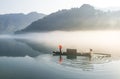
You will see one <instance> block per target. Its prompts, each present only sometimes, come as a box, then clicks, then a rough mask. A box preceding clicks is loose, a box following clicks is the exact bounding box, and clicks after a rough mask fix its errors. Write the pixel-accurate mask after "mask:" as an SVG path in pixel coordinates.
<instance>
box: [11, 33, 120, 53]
mask: <svg viewBox="0 0 120 79" xmlns="http://www.w3.org/2000/svg"><path fill="white" fill-rule="evenodd" d="M12 37H13V38H17V39H26V40H28V41H32V42H36V43H38V44H39V43H42V44H44V45H47V46H49V47H54V48H56V49H57V46H58V45H59V44H61V45H63V50H64V51H65V50H66V48H74V49H77V50H78V51H79V52H88V51H89V49H90V48H92V49H93V52H99V53H110V54H113V55H120V53H119V52H120V49H119V47H120V41H119V40H120V31H77V32H64V31H54V32H44V33H28V34H24V35H22V34H21V35H15V36H12Z"/></svg>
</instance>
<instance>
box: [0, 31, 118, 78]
mask: <svg viewBox="0 0 120 79" xmlns="http://www.w3.org/2000/svg"><path fill="white" fill-rule="evenodd" d="M119 40H120V31H77V32H64V31H54V32H42V33H27V34H17V35H0V79H26V78H28V79H80V78H81V79H90V78H91V79H101V78H105V79H119V74H120V69H119V66H120V59H119V57H120V53H119V52H120V49H119V46H120V41H119ZM59 44H61V45H62V46H63V49H62V51H66V49H67V48H72V49H73V48H74V49H77V51H78V52H89V51H90V50H89V49H90V48H91V49H93V53H108V54H111V57H105V56H96V55H93V56H92V57H86V56H77V58H76V59H69V58H67V56H62V57H61V58H62V60H61V61H60V57H59V56H53V55H52V52H53V51H58V45H59ZM113 56H114V57H117V60H116V59H114V58H113ZM15 74H16V75H15ZM46 75H47V76H46Z"/></svg>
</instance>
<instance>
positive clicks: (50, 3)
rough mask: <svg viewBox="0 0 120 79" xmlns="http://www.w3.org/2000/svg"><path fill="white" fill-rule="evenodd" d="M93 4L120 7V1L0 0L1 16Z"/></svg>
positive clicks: (101, 6) (48, 12) (48, 11)
mask: <svg viewBox="0 0 120 79" xmlns="http://www.w3.org/2000/svg"><path fill="white" fill-rule="evenodd" d="M82 4H91V5H93V6H95V7H97V8H110V7H112V8H113V7H115V8H116V7H120V0H0V14H6V13H29V12H32V11H36V12H39V13H45V14H50V13H52V12H56V11H58V10H61V9H70V8H75V7H80V6H81V5H82Z"/></svg>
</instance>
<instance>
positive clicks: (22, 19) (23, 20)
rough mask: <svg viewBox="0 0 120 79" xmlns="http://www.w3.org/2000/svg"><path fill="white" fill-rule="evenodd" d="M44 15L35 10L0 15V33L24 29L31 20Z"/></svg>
mask: <svg viewBox="0 0 120 79" xmlns="http://www.w3.org/2000/svg"><path fill="white" fill-rule="evenodd" d="M44 16H45V14H42V13H37V12H31V13H29V14H23V13H15V14H4V15H0V34H8V33H14V32H15V31H18V30H21V29H24V28H26V27H27V26H28V25H30V24H31V23H32V22H33V21H36V20H38V19H41V18H43V17H44Z"/></svg>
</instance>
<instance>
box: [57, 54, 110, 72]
mask: <svg viewBox="0 0 120 79" xmlns="http://www.w3.org/2000/svg"><path fill="white" fill-rule="evenodd" d="M57 57H59V64H61V65H63V66H66V67H73V68H78V69H81V70H83V71H91V70H94V65H95V64H103V63H108V62H110V61H111V57H108V56H104V55H99V54H93V55H92V56H74V55H66V56H62V55H59V56H57Z"/></svg>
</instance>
